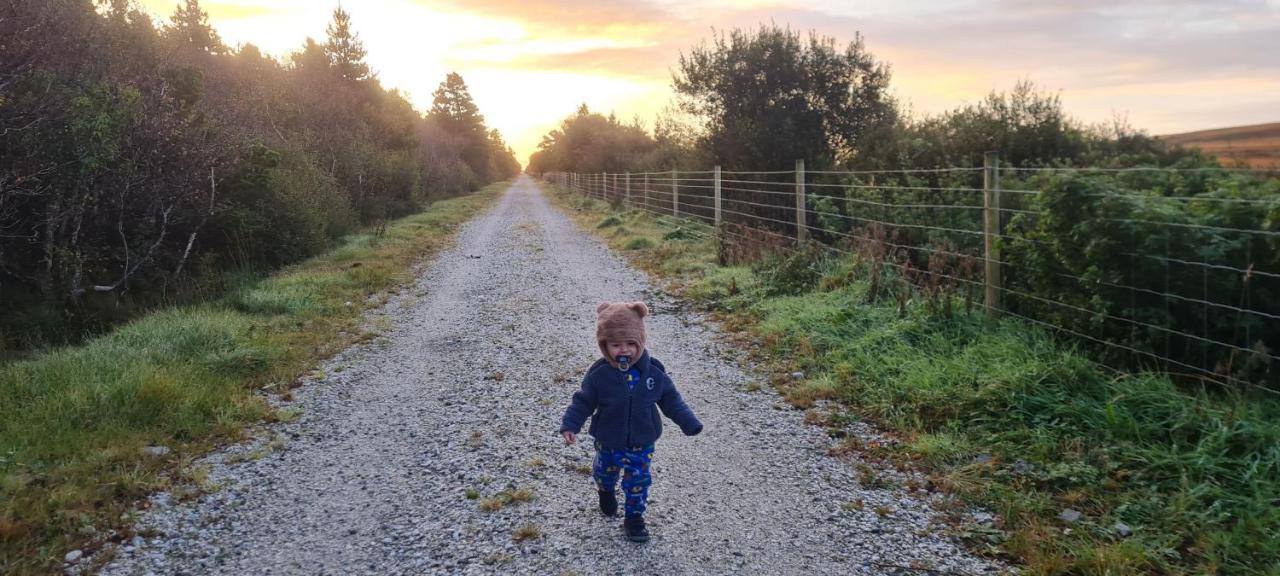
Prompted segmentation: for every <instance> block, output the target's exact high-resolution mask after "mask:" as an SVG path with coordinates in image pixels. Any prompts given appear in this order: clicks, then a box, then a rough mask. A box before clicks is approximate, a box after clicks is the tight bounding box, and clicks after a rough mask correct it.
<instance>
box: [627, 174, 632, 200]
mask: <svg viewBox="0 0 1280 576" xmlns="http://www.w3.org/2000/svg"><path fill="white" fill-rule="evenodd" d="M626 181H627V206H631V173H630V172H627V178H626Z"/></svg>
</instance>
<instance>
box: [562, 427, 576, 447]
mask: <svg viewBox="0 0 1280 576" xmlns="http://www.w3.org/2000/svg"><path fill="white" fill-rule="evenodd" d="M560 435H561V436H564V443H565V445H566V446H568V445H570V444H573V443H574V442H577V441H578V435H577V434H574V433H573V432H569V431H567V430H566V431H564V432H561V433H560Z"/></svg>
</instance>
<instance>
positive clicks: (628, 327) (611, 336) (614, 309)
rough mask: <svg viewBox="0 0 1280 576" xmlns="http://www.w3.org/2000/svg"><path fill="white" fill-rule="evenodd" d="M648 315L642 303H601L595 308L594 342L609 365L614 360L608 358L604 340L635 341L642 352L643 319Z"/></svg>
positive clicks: (647, 309)
mask: <svg viewBox="0 0 1280 576" xmlns="http://www.w3.org/2000/svg"><path fill="white" fill-rule="evenodd" d="M648 315H649V307H648V306H645V305H644V302H601V303H600V305H599V306H596V342H597V343H598V344H599V345H600V354H602V355H604V357H605V359H606V360H608V361H609V363H610V364H612V363H614V362H615V360H614V359H613V358H610V357H609V349H608V348H606V347H605V341H606V340H635V341H636V342H639V343H640V351H641V352H643V351H644V317H645V316H648ZM634 360H635V359H633V361H634Z"/></svg>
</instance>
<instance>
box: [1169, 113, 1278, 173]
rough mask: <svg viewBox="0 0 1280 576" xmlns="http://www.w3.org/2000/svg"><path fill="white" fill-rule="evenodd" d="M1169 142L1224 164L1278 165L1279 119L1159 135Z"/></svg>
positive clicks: (1266, 166) (1273, 166) (1254, 166)
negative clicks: (1212, 157)
mask: <svg viewBox="0 0 1280 576" xmlns="http://www.w3.org/2000/svg"><path fill="white" fill-rule="evenodd" d="M1160 138H1161V139H1163V140H1164V141H1166V142H1169V143H1170V144H1178V145H1181V146H1186V147H1189V148H1199V149H1201V150H1203V151H1204V152H1205V153H1206V154H1209V155H1211V156H1214V157H1216V158H1218V159H1219V160H1221V161H1222V162H1223V163H1224V164H1226V165H1232V164H1235V163H1237V162H1239V163H1243V164H1244V165H1246V166H1248V167H1250V168H1280V122H1272V123H1270V124H1255V125H1253V126H1235V127H1231V128H1216V129H1213V130H1199V131H1196V132H1185V133H1182V134H1169V135H1166V136H1161V137H1160Z"/></svg>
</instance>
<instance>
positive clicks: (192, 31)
mask: <svg viewBox="0 0 1280 576" xmlns="http://www.w3.org/2000/svg"><path fill="white" fill-rule="evenodd" d="M115 4H117V3H113V7H114V6H115ZM171 20H172V21H173V24H172V25H171V26H169V29H168V32H169V35H170V36H171V37H173V38H176V39H177V40H178V41H179V42H180V43H182V44H184V45H186V46H188V47H190V48H193V49H195V50H196V51H198V52H204V53H207V54H225V53H226V52H227V47H226V45H225V44H223V43H222V38H221V37H220V36H218V31H217V30H214V29H213V26H210V25H209V14H208V13H206V12H205V11H204V10H201V9H200V1H199V0H185V2H184V3H183V4H178V7H177V8H176V9H175V10H174V11H173V17H172V18H171Z"/></svg>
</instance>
